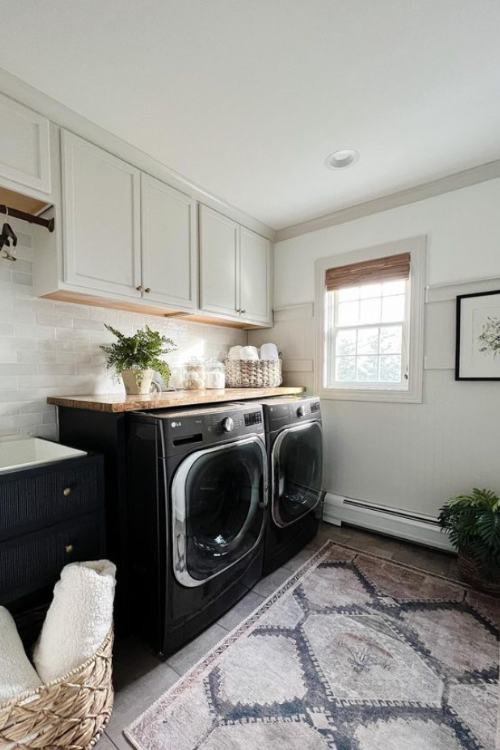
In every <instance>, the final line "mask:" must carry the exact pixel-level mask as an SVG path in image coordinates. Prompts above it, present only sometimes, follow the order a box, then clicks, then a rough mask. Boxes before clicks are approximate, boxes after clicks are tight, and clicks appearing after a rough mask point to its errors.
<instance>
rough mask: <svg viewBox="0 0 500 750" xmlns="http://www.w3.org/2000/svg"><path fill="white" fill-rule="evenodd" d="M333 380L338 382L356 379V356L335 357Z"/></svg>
mask: <svg viewBox="0 0 500 750" xmlns="http://www.w3.org/2000/svg"><path fill="white" fill-rule="evenodd" d="M335 380H338V381H339V382H353V381H354V380H356V357H337V358H336V360H335Z"/></svg>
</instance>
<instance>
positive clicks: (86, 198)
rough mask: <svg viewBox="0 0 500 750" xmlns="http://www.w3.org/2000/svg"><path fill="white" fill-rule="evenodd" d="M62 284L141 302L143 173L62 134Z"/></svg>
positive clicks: (73, 137)
mask: <svg viewBox="0 0 500 750" xmlns="http://www.w3.org/2000/svg"><path fill="white" fill-rule="evenodd" d="M61 139H62V141H61V146H62V203H63V255H64V281H65V282H66V283H68V284H72V285H77V286H79V287H84V288H86V289H88V290H90V291H100V292H106V293H108V294H112V295H119V296H124V295H125V296H127V297H141V257H140V247H141V237H140V172H139V170H138V169H135V168H134V167H132V166H131V165H130V164H127V163H126V162H124V161H122V160H121V159H118V158H116V157H115V156H112V155H111V154H109V153H108V152H107V151H104V150H103V149H101V148H98V147H97V146H94V145H92V144H91V143H89V142H88V141H85V140H83V139H82V138H79V137H78V136H75V135H73V134H72V133H68V132H67V131H62V132H61Z"/></svg>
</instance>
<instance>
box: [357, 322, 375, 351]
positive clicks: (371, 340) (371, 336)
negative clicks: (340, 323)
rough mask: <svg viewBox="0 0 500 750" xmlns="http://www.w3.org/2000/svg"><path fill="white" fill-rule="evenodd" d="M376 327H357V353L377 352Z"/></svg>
mask: <svg viewBox="0 0 500 750" xmlns="http://www.w3.org/2000/svg"><path fill="white" fill-rule="evenodd" d="M378 332H379V329H378V328H358V354H378Z"/></svg>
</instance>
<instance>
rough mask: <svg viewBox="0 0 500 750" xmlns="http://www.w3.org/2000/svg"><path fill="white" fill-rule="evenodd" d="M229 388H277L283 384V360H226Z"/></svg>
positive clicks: (227, 384)
mask: <svg viewBox="0 0 500 750" xmlns="http://www.w3.org/2000/svg"><path fill="white" fill-rule="evenodd" d="M225 367H226V386H227V387H228V388H277V387H278V386H279V385H281V383H282V382H283V378H282V376H281V359H259V360H257V359H255V360H253V359H226V361H225Z"/></svg>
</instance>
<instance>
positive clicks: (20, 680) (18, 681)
mask: <svg viewBox="0 0 500 750" xmlns="http://www.w3.org/2000/svg"><path fill="white" fill-rule="evenodd" d="M41 684H42V682H41V680H40V678H39V676H38V675H37V673H36V672H35V669H34V668H33V666H32V664H31V662H30V660H29V659H28V657H27V656H26V651H25V650H24V646H23V644H22V641H21V639H20V637H19V633H18V632H17V627H16V623H15V622H14V618H13V617H12V615H11V614H10V612H9V611H8V610H6V609H5V607H0V703H4V702H5V701H8V700H10V699H11V698H15V697H16V696H17V695H21V693H24V692H26V691H27V690H34V689H35V688H37V687H40V685H41Z"/></svg>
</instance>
